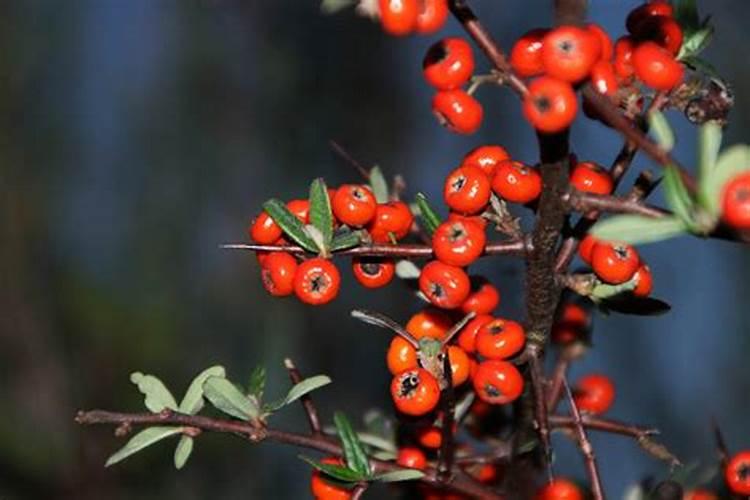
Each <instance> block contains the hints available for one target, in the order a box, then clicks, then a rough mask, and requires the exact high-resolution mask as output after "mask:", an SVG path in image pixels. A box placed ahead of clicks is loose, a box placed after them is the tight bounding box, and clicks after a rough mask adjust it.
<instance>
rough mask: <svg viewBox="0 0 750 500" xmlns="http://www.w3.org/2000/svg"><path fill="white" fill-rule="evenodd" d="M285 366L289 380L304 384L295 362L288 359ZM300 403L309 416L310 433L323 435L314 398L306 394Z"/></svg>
mask: <svg viewBox="0 0 750 500" xmlns="http://www.w3.org/2000/svg"><path fill="white" fill-rule="evenodd" d="M284 366H285V367H286V369H287V371H288V372H289V378H290V379H291V380H292V383H293V384H299V383H300V382H302V380H303V378H302V375H301V374H300V372H299V370H298V369H297V367H296V366H294V362H292V360H291V359H289V358H286V359H285V360H284ZM300 402H301V403H302V408H304V410H305V414H306V415H307V421H308V423H309V424H310V431H311V432H312V433H313V435H316V436H319V435H321V434H322V431H321V427H320V418H319V417H318V410H317V409H316V408H315V404H314V403H313V401H312V397H311V396H310V394H309V393H308V394H305V395H304V396H302V397H301V398H300Z"/></svg>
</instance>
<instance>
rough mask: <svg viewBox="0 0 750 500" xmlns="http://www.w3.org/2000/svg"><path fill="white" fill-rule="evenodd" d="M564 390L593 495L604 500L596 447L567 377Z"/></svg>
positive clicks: (564, 381)
mask: <svg viewBox="0 0 750 500" xmlns="http://www.w3.org/2000/svg"><path fill="white" fill-rule="evenodd" d="M563 388H564V389H565V395H566V396H567V398H568V404H569V405H570V412H571V413H572V415H573V422H574V424H575V431H576V436H577V438H578V446H579V448H580V449H581V453H582V454H583V458H584V460H585V462H586V473H587V474H588V476H589V482H590V483H591V494H592V496H593V497H594V500H604V491H603V490H602V480H601V477H600V475H599V467H598V466H597V465H596V455H595V454H594V447H593V446H592V445H591V441H589V438H588V436H587V435H586V429H584V427H583V422H582V421H581V413H580V412H579V411H578V406H577V405H576V402H575V400H574V399H573V394H572V393H571V392H570V386H569V385H568V381H567V379H566V378H565V377H563Z"/></svg>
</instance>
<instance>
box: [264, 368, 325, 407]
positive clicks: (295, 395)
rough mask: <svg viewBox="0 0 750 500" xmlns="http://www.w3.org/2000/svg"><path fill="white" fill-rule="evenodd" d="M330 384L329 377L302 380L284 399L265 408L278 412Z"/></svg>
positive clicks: (318, 376) (320, 376) (321, 376)
mask: <svg viewBox="0 0 750 500" xmlns="http://www.w3.org/2000/svg"><path fill="white" fill-rule="evenodd" d="M330 383H331V378H330V377H328V375H315V376H313V377H308V378H306V379H305V380H302V381H300V382H299V383H297V384H295V385H294V386H292V388H291V389H289V392H288V393H287V395H286V396H285V397H284V398H283V399H280V400H278V401H274V402H272V403H269V404H268V405H266V407H265V408H266V410H268V411H276V410H278V409H279V408H282V407H284V406H286V405H288V404H290V403H293V402H295V401H297V400H298V399H299V398H301V397H302V396H304V395H305V394H307V393H310V392H312V391H314V390H316V389H320V388H321V387H323V386H325V385H328V384H330Z"/></svg>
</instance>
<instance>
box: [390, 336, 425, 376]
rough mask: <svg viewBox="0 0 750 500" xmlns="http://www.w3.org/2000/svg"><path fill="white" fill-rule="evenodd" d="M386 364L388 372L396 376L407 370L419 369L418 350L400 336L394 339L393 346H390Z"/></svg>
mask: <svg viewBox="0 0 750 500" xmlns="http://www.w3.org/2000/svg"><path fill="white" fill-rule="evenodd" d="M386 363H387V365H388V371H390V372H391V374H393V375H396V374H397V373H401V372H403V371H406V370H413V369H414V368H417V366H418V363H417V350H416V349H415V348H414V346H413V345H411V344H410V343H409V342H407V341H406V340H405V339H403V338H402V337H400V336H398V335H397V336H395V337H393V340H391V344H390V345H389V346H388V353H387V354H386Z"/></svg>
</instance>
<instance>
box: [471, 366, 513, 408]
mask: <svg viewBox="0 0 750 500" xmlns="http://www.w3.org/2000/svg"><path fill="white" fill-rule="evenodd" d="M472 381H473V383H474V390H475V391H476V393H477V396H479V398H480V399H481V400H482V401H485V402H487V403H490V404H494V405H503V404H507V403H511V402H513V401H515V400H516V399H518V397H519V396H520V395H521V393H522V392H523V377H522V376H521V374H520V373H519V371H518V368H516V367H515V366H514V365H513V364H511V363H508V362H507V361H500V360H497V359H489V360H487V361H482V362H481V363H479V365H478V366H477V369H476V372H475V373H474V376H473V377H472Z"/></svg>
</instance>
